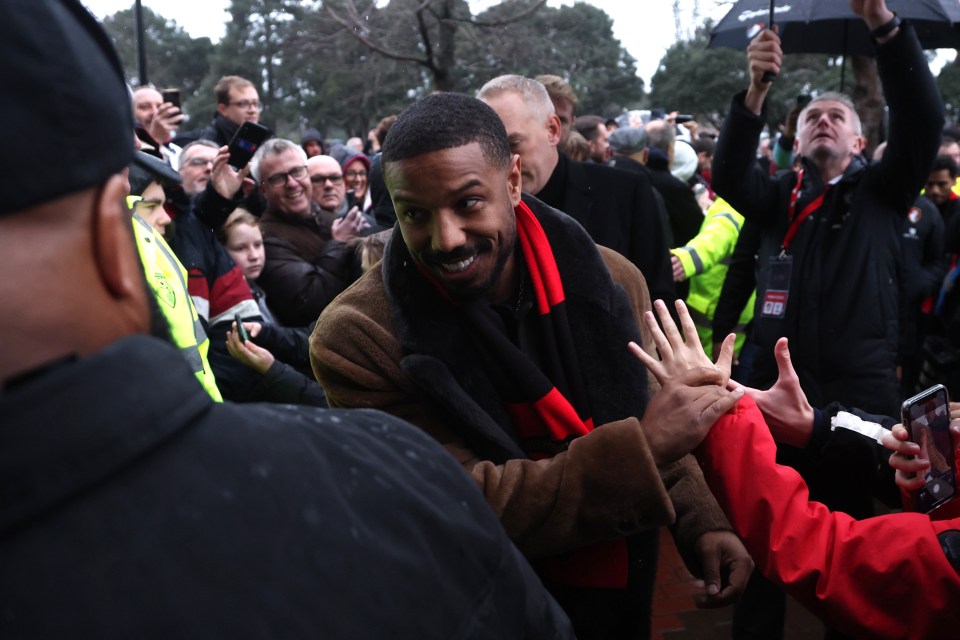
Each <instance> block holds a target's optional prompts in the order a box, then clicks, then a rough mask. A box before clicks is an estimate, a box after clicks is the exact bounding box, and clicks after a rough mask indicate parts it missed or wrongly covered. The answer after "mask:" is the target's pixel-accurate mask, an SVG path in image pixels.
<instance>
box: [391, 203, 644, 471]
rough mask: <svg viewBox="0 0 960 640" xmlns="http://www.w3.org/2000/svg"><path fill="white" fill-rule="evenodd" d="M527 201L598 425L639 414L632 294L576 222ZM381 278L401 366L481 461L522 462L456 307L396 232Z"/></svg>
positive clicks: (639, 376)
mask: <svg viewBox="0 0 960 640" xmlns="http://www.w3.org/2000/svg"><path fill="white" fill-rule="evenodd" d="M524 202H526V203H527V205H528V206H529V207H530V209H531V211H533V213H534V215H535V216H536V217H537V220H539V222H540V224H541V225H542V226H543V230H544V232H545V234H546V236H547V238H548V240H549V242H550V246H551V247H552V248H553V253H554V255H555V256H556V260H557V269H558V270H559V272H560V278H561V280H562V282H563V288H564V292H565V295H566V303H567V313H568V317H569V321H570V330H571V333H572V336H573V340H574V343H575V344H576V345H577V356H578V358H579V362H580V367H581V369H582V374H583V379H584V381H585V384H586V387H587V395H588V397H589V400H590V406H591V407H592V408H593V415H594V421H595V424H597V425H603V424H604V423H606V422H611V421H614V420H620V419H623V418H626V417H629V416H635V417H637V418H639V417H641V416H642V415H643V411H644V409H645V408H646V402H647V391H646V390H647V377H646V371H645V369H644V368H643V366H642V365H641V364H640V362H639V361H638V360H637V359H636V358H635V357H634V356H632V355H631V354H630V353H629V352H628V351H627V343H628V342H629V341H631V340H633V341H636V342H638V343H639V341H640V332H639V330H638V328H637V325H636V320H635V318H634V316H633V312H632V309H631V305H630V302H629V299H628V298H627V295H626V293H625V292H624V291H623V289H622V288H621V287H620V285H618V284H616V283H614V282H613V279H612V278H611V276H610V272H609V270H608V269H607V267H606V264H605V263H604V262H603V259H602V258H601V256H600V253H599V252H598V251H597V248H596V245H595V244H594V243H593V241H592V240H591V239H590V236H589V235H587V233H586V231H584V230H583V228H582V227H581V226H580V225H579V224H577V222H576V221H575V220H573V219H572V218H570V217H569V216H567V215H566V214H564V213H561V212H559V211H557V210H556V209H552V208H550V207H548V206H547V205H545V204H543V203H542V202H540V201H539V200H536V199H535V198H532V197H528V196H524ZM382 269H383V280H384V286H385V289H386V295H387V300H388V302H389V305H390V310H391V315H392V320H393V325H394V331H395V332H396V337H397V340H398V341H399V342H400V345H401V347H402V349H403V352H404V358H403V360H402V361H401V367H402V368H403V370H404V371H405V372H406V373H407V374H408V375H410V376H411V378H412V379H413V380H414V383H415V384H416V385H417V387H418V390H419V392H420V393H422V394H423V395H424V396H425V400H424V402H425V404H428V405H430V406H432V407H435V408H436V410H438V411H439V412H441V413H442V417H443V418H444V419H448V420H450V422H451V424H454V425H456V426H455V427H454V428H455V429H456V430H457V431H458V432H459V433H460V435H461V437H463V438H464V439H465V441H466V442H467V444H468V445H469V446H470V447H471V449H473V450H474V451H475V452H476V453H477V454H478V455H480V456H482V457H483V458H484V459H489V460H493V461H494V462H503V461H505V460H508V459H510V458H525V457H526V454H525V453H524V452H523V449H522V448H521V447H520V445H519V444H518V442H517V439H516V435H515V430H514V428H513V426H512V423H511V421H510V417H509V415H508V414H507V411H506V407H505V406H504V403H503V401H502V400H501V399H500V398H499V396H498V394H497V392H496V390H495V388H494V385H493V384H492V383H491V381H490V380H489V379H488V378H487V376H486V372H485V370H484V367H483V366H482V365H481V363H480V357H479V355H478V354H477V353H476V346H475V343H474V341H473V340H472V339H471V338H470V336H469V335H467V334H466V325H465V323H464V322H463V321H462V320H461V318H460V317H459V315H460V311H458V309H457V308H456V307H455V306H453V305H451V304H449V303H448V302H447V301H446V300H444V299H443V297H442V296H441V294H440V293H439V292H438V291H437V290H436V289H435V288H434V286H433V285H432V284H431V283H430V282H429V281H427V279H426V278H424V277H423V276H422V275H421V274H420V272H419V271H418V270H417V268H416V266H415V265H414V262H413V259H412V258H411V256H410V253H409V252H408V251H407V248H406V245H405V244H404V243H403V237H402V236H401V235H400V228H399V225H397V226H396V227H395V228H394V232H393V237H392V238H391V242H390V243H388V245H387V249H386V251H385V253H384V258H383V263H382Z"/></svg>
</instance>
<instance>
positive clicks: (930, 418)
mask: <svg viewBox="0 0 960 640" xmlns="http://www.w3.org/2000/svg"><path fill="white" fill-rule="evenodd" d="M900 417H901V419H902V421H903V426H904V427H905V428H906V429H907V431H908V433H909V434H910V440H911V441H912V442H914V443H916V444H917V445H918V446H919V447H920V457H921V458H925V459H927V460H929V461H930V468H929V469H927V471H926V472H925V476H924V480H925V484H924V486H923V487H921V488H920V489H919V490H918V491H917V493H916V496H915V501H914V502H915V504H914V505H913V506H914V507H915V508H916V510H917V511H920V512H921V513H930V512H931V511H933V510H934V509H936V508H937V507H939V506H941V505H943V504H944V503H946V502H949V501H950V500H953V499H954V498H955V497H956V495H957V475H956V467H955V460H954V449H953V440H952V438H951V436H950V408H949V398H948V397H947V390H946V388H945V387H944V386H943V385H942V384H938V385H934V386H933V387H930V388H929V389H927V390H926V391H923V392H921V393H919V394H917V395H915V396H913V397H912V398H909V399H907V400H905V401H904V403H903V405H902V406H901V408H900Z"/></svg>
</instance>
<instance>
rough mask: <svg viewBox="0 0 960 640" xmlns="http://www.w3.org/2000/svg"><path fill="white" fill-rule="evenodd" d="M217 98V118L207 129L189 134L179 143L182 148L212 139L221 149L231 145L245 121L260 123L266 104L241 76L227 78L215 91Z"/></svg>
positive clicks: (254, 88)
mask: <svg viewBox="0 0 960 640" xmlns="http://www.w3.org/2000/svg"><path fill="white" fill-rule="evenodd" d="M213 91H214V93H215V94H216V96H217V115H216V116H214V118H213V121H211V122H210V124H209V125H207V127H206V128H205V129H202V130H200V131H193V132H191V133H185V134H183V135H182V136H180V137H179V138H177V140H175V142H176V143H177V144H179V145H181V146H184V145H186V144H187V143H188V142H191V141H192V140H197V139H200V140H212V141H214V142H215V143H217V146H218V147H222V146H223V145H225V144H229V143H230V140H231V139H232V138H233V134H235V133H236V132H237V128H238V127H239V126H240V125H241V124H243V123H244V122H245V121H247V120H249V121H250V122H259V121H260V112H261V111H263V105H262V104H260V94H259V93H257V88H256V87H255V86H254V85H253V83H252V82H250V81H249V80H247V79H246V78H241V77H240V76H224V77H222V78H220V80H219V81H218V82H217V85H216V86H215V87H214V88H213Z"/></svg>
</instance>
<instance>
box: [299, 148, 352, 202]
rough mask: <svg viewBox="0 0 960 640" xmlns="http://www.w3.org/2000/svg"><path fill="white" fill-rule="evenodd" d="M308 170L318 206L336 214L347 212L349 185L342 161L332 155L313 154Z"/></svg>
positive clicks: (308, 161)
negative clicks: (344, 174)
mask: <svg viewBox="0 0 960 640" xmlns="http://www.w3.org/2000/svg"><path fill="white" fill-rule="evenodd" d="M307 171H308V172H309V173H310V183H311V185H312V189H313V201H314V202H315V203H316V204H317V206H319V207H320V208H321V209H323V210H324V211H327V212H330V213H333V214H334V215H342V214H344V213H346V206H347V203H346V198H347V187H346V184H345V183H344V181H343V170H342V169H341V168H340V163H339V162H337V161H336V160H335V159H334V158H332V157H330V156H325V155H319V156H313V157H312V158H310V159H308V160H307Z"/></svg>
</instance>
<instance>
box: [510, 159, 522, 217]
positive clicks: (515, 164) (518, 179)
mask: <svg viewBox="0 0 960 640" xmlns="http://www.w3.org/2000/svg"><path fill="white" fill-rule="evenodd" d="M522 189H523V176H522V174H521V173H520V155H519V154H516V153H515V154H513V155H512V156H511V157H510V168H509V169H508V173H507V193H508V194H509V195H510V203H511V204H512V205H513V206H517V205H518V204H520V192H521V191H522Z"/></svg>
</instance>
